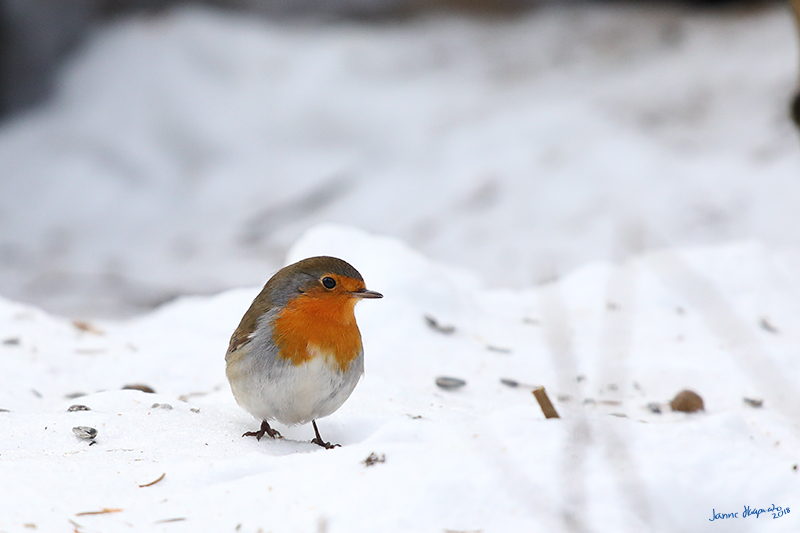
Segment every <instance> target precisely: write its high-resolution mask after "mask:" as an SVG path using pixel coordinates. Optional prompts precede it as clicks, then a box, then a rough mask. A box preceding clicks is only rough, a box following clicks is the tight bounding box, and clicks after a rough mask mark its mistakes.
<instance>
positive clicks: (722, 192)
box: [0, 5, 800, 316]
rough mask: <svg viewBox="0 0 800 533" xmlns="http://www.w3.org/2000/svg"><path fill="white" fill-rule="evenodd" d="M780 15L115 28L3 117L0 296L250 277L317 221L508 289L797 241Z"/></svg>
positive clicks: (799, 158)
mask: <svg viewBox="0 0 800 533" xmlns="http://www.w3.org/2000/svg"><path fill="white" fill-rule="evenodd" d="M798 63H800V61H798V57H797V46H796V32H795V29H794V27H793V23H792V17H791V15H790V12H789V9H788V6H784V5H775V6H772V7H769V8H765V9H760V10H759V9H756V10H753V9H749V10H746V11H736V10H729V11H702V12H693V11H683V10H681V9H680V8H678V7H675V6H671V7H670V6H655V7H654V6H638V7H637V6H635V5H630V6H625V5H615V6H592V5H584V6H580V7H572V8H554V7H551V8H545V9H541V10H533V11H531V12H529V13H524V14H521V15H518V16H516V17H513V18H508V19H503V18H500V19H481V18H468V17H464V16H458V15H444V14H442V15H439V16H429V17H423V18H418V19H411V20H407V21H399V22H383V23H372V24H368V23H347V22H342V23H338V24H311V23H309V24H305V25H304V24H299V23H294V24H290V23H283V24H276V23H269V22H265V21H264V20H262V19H257V18H245V17H242V16H235V15H230V14H224V13H221V12H214V11H210V10H200V9H183V10H176V11H172V12H167V13H165V14H163V15H159V16H155V17H146V18H145V17H143V18H140V19H135V20H128V21H123V22H120V23H119V24H118V25H116V26H114V27H111V28H108V29H106V30H104V31H103V32H101V33H100V34H98V35H97V36H96V37H95V38H94V39H93V40H92V41H91V42H90V43H89V45H88V46H87V48H86V49H85V50H84V51H83V52H81V53H80V54H79V55H78V57H76V58H75V59H74V60H73V61H72V63H71V64H70V65H69V66H68V67H67V68H66V69H65V70H64V72H63V75H62V76H61V83H60V88H59V90H58V92H57V94H56V97H55V99H54V101H53V102H52V103H51V104H50V105H48V106H46V107H44V108H42V109H41V110H39V111H37V112H36V113H34V114H31V115H28V116H25V117H21V118H20V119H19V120H17V121H16V122H14V123H11V124H6V125H5V126H4V127H3V128H2V130H0V161H1V162H2V170H3V179H2V180H0V294H2V295H4V296H6V297H10V298H12V299H15V300H19V301H24V302H30V303H35V304H36V305H38V306H41V307H43V308H45V309H48V310H50V311H55V312H58V313H62V314H67V315H71V316H75V315H78V316H109V315H130V314H132V313H136V312H141V311H142V310H147V309H150V308H152V307H154V306H155V305H157V304H158V303H159V302H163V301H166V300H168V299H170V298H172V297H174V296H175V295H178V294H199V293H205V294H212V293H215V292H218V291H220V290H223V289H227V288H235V287H242V286H249V285H257V284H259V283H263V282H264V280H265V279H266V278H267V277H268V276H269V274H270V273H271V272H273V271H274V270H275V269H277V268H278V266H280V264H281V263H282V261H283V260H284V257H285V253H286V250H287V249H288V247H289V245H290V244H291V243H292V242H294V241H295V240H296V239H297V238H298V236H299V235H300V234H301V233H302V232H303V231H304V230H305V229H307V228H309V227H311V226H313V225H314V224H317V223H320V222H326V221H332V222H338V223H344V224H347V225H351V226H355V227H360V228H363V229H365V230H368V231H372V232H376V233H380V234H385V235H392V236H396V237H399V238H401V239H402V240H404V241H405V242H407V243H409V244H411V245H412V246H414V247H415V248H418V249H420V250H422V251H423V252H424V253H426V254H427V255H428V256H430V257H432V258H434V259H436V260H440V261H443V262H445V263H448V264H455V265H460V266H462V267H463V268H468V269H471V270H474V271H476V272H477V273H478V274H479V275H480V276H481V279H482V280H484V281H485V282H486V283H487V284H489V285H490V286H492V287H526V286H531V285H534V284H537V283H541V282H542V281H546V280H550V279H554V278H556V277H558V276H560V275H563V274H565V273H568V272H571V271H572V270H574V269H575V268H577V267H579V266H581V265H583V264H586V263H587V262H589V261H594V260H602V259H616V258H618V257H619V256H620V254H621V253H622V254H624V253H627V251H629V250H631V249H633V250H642V249H650V248H653V247H662V246H667V245H669V246H689V245H698V244H711V243H720V242H730V241H735V240H743V239H756V240H758V241H760V242H763V243H765V244H767V245H769V246H775V247H782V246H787V245H793V246H800V233H798V232H797V231H796V228H797V227H798V226H799V225H800V216H798V213H800V209H798V198H800V182H798V180H797V176H798V169H800V152H798V137H797V134H796V132H795V131H794V129H793V127H792V125H791V124H790V122H789V120H788V113H787V105H788V101H789V97H790V95H791V94H792V93H793V91H794V88H795V84H796V79H797V72H796V71H797V65H798Z"/></svg>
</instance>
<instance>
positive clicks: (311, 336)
mask: <svg viewBox="0 0 800 533" xmlns="http://www.w3.org/2000/svg"><path fill="white" fill-rule="evenodd" d="M355 304H356V299H355V298H352V297H350V296H349V295H347V294H324V295H302V296H299V297H297V298H295V299H293V300H290V301H289V302H288V303H287V304H286V307H284V308H283V310H281V312H280V313H278V316H277V317H275V320H274V321H273V323H272V331H273V340H274V341H275V344H276V346H277V347H278V357H280V358H282V359H288V360H290V361H291V362H292V363H293V364H295V365H301V364H303V363H305V362H306V361H308V360H310V359H312V358H313V357H314V356H317V355H319V354H326V355H328V356H329V357H331V358H332V363H334V364H335V365H336V366H337V367H338V369H339V370H341V371H342V372H344V371H346V370H347V368H348V367H349V366H350V362H351V361H353V359H355V358H356V357H358V354H359V353H361V348H362V345H361V333H360V332H359V331H358V326H357V325H356V317H355V315H354V314H353V308H354V307H355Z"/></svg>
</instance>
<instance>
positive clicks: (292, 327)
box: [225, 256, 383, 449]
mask: <svg viewBox="0 0 800 533" xmlns="http://www.w3.org/2000/svg"><path fill="white" fill-rule="evenodd" d="M382 297H383V295H382V294H380V293H377V292H375V291H369V290H367V288H366V286H365V284H364V278H362V277H361V274H359V273H358V271H357V270H356V269H355V268H353V267H352V266H351V265H350V264H349V263H347V262H345V261H342V260H341V259H337V258H335V257H326V256H321V257H310V258H308V259H303V260H302V261H298V262H297V263H294V264H293V265H289V266H287V267H285V268H283V269H281V270H279V271H278V272H277V273H276V274H275V275H274V276H272V278H270V280H269V281H267V284H266V285H264V288H263V289H262V290H261V292H260V293H259V294H258V296H256V298H255V300H253V303H252V304H251V305H250V309H248V310H247V312H246V313H245V314H244V316H243V317H242V321H241V322H240V323H239V327H238V328H236V331H234V332H233V335H232V336H231V340H230V344H229V345H228V352H227V354H225V362H226V370H225V373H226V374H227V376H228V381H229V382H230V384H231V390H232V391H233V396H234V398H236V402H237V403H238V404H239V405H240V406H242V407H243V408H244V409H245V410H246V411H247V412H248V413H250V414H251V415H253V416H254V417H256V418H257V419H259V420H262V422H261V429H260V430H259V431H248V432H247V433H245V434H244V435H242V436H243V437H255V438H256V439H258V440H261V437H263V436H264V435H269V436H270V437H272V438H282V437H281V434H280V433H278V432H277V431H276V430H274V429H273V428H271V427H270V425H269V420H277V421H278V422H280V423H281V424H284V425H288V426H292V425H296V424H306V423H308V422H309V421H310V422H311V424H312V425H313V426H314V433H315V434H316V437H315V438H314V439H313V440H312V441H311V442H313V443H314V444H317V445H319V446H322V447H323V448H328V449H330V448H333V447H334V446H338V444H334V445H332V444H331V443H330V442H325V441H323V440H322V437H320V435H319V429H317V422H316V419H318V418H322V417H325V416H328V415H330V414H331V413H333V412H334V411H336V410H337V409H338V408H339V407H341V405H342V404H343V403H344V402H345V400H347V398H348V397H349V396H350V393H352V392H353V389H354V388H355V386H356V383H358V380H359V379H360V378H361V375H362V374H363V373H364V347H363V345H362V344H361V332H359V330H358V325H357V324H356V317H355V315H354V314H353V309H354V308H355V305H356V303H358V302H359V301H360V300H361V299H362V298H382Z"/></svg>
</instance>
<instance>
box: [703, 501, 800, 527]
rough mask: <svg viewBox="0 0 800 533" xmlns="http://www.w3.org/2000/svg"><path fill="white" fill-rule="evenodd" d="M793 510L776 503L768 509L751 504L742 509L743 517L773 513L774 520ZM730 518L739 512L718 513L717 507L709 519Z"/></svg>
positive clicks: (711, 520)
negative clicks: (752, 506) (753, 506)
mask: <svg viewBox="0 0 800 533" xmlns="http://www.w3.org/2000/svg"><path fill="white" fill-rule="evenodd" d="M790 512H791V510H790V509H789V508H788V507H786V508H783V507H778V506H776V505H775V504H774V503H773V504H772V505H770V506H769V507H767V508H766V509H761V508H758V507H756V508H751V507H750V506H749V505H745V506H744V511H742V516H741V518H747V517H748V516H755V517H756V518H758V517H759V516H760V515H761V514H764V513H767V514H772V518H773V520H774V519H775V518H780V517H782V516H783V515H785V514H789V513H790ZM729 518H739V512H738V511H737V512H735V513H718V512H717V510H716V509H711V518H709V519H708V521H709V522H713V521H714V520H725V519H729Z"/></svg>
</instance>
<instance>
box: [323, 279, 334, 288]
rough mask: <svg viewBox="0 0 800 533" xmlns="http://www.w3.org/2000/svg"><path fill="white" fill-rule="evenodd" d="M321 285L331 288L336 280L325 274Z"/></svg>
mask: <svg viewBox="0 0 800 533" xmlns="http://www.w3.org/2000/svg"><path fill="white" fill-rule="evenodd" d="M322 285H323V286H324V287H325V288H326V289H332V288H334V287H335V286H336V280H335V279H333V278H332V277H330V276H325V277H324V278H322Z"/></svg>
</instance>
